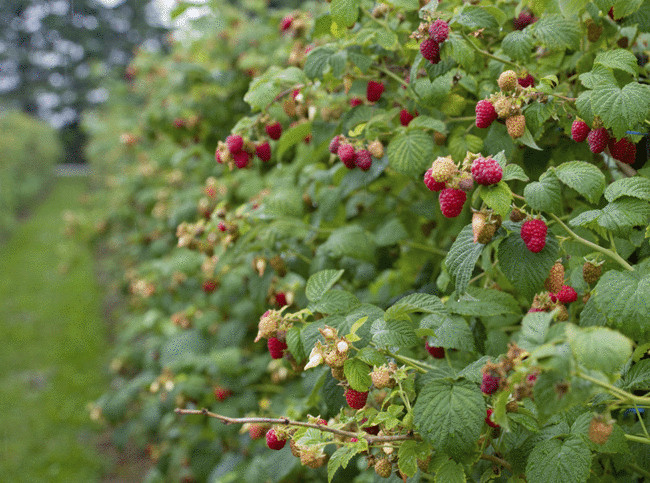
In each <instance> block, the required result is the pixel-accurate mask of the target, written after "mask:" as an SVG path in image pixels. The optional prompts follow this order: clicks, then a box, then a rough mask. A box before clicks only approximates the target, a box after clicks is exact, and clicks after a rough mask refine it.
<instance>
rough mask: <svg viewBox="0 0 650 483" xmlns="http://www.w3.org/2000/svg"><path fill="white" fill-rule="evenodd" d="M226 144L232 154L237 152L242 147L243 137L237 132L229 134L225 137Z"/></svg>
mask: <svg viewBox="0 0 650 483" xmlns="http://www.w3.org/2000/svg"><path fill="white" fill-rule="evenodd" d="M226 146H228V151H230V152H231V153H232V154H235V153H238V152H240V151H241V150H242V149H243V148H244V139H243V138H242V137H241V136H240V135H238V134H231V135H230V136H228V137H227V138H226Z"/></svg>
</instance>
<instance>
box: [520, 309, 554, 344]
mask: <svg viewBox="0 0 650 483" xmlns="http://www.w3.org/2000/svg"><path fill="white" fill-rule="evenodd" d="M551 322H553V314H552V313H551V312H531V313H530V314H526V316H525V317H524V318H523V320H522V321H521V334H520V336H519V345H520V346H521V347H522V348H523V349H526V350H529V351H530V350H533V349H534V348H536V347H537V346H540V345H542V344H543V343H544V342H545V341H546V336H547V335H548V329H549V327H550V326H551Z"/></svg>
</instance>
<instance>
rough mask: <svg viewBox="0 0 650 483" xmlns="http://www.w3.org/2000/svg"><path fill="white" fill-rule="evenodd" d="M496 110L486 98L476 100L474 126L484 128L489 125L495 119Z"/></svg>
mask: <svg viewBox="0 0 650 483" xmlns="http://www.w3.org/2000/svg"><path fill="white" fill-rule="evenodd" d="M497 117H498V116H497V111H495V110H494V106H493V105H492V103H491V102H490V101H488V100H487V99H483V100H482V101H478V102H477V103H476V127H479V128H481V129H485V128H486V127H490V124H492V123H493V122H494V121H496V119H497Z"/></svg>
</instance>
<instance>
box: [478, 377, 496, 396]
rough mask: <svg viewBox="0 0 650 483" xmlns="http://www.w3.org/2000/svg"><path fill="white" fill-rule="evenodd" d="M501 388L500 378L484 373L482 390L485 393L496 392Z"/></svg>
mask: <svg viewBox="0 0 650 483" xmlns="http://www.w3.org/2000/svg"><path fill="white" fill-rule="evenodd" d="M498 389H499V378H498V377H496V376H493V375H492V374H487V373H486V374H483V379H482V381H481V391H482V392H483V394H487V395H490V394H494V393H495V392H497V390H498Z"/></svg>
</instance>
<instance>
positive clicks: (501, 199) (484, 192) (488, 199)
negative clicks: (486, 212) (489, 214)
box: [479, 181, 512, 218]
mask: <svg viewBox="0 0 650 483" xmlns="http://www.w3.org/2000/svg"><path fill="white" fill-rule="evenodd" d="M479 194H480V196H481V199H482V200H483V201H484V202H485V204H486V205H488V207H490V208H492V210H493V211H494V212H495V213H496V214H497V215H501V216H502V217H504V218H505V217H506V216H508V213H509V212H510V208H511V205H512V191H510V187H509V186H508V184H507V183H506V182H505V181H500V182H499V183H497V184H495V185H492V186H481V187H480V191H479Z"/></svg>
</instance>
